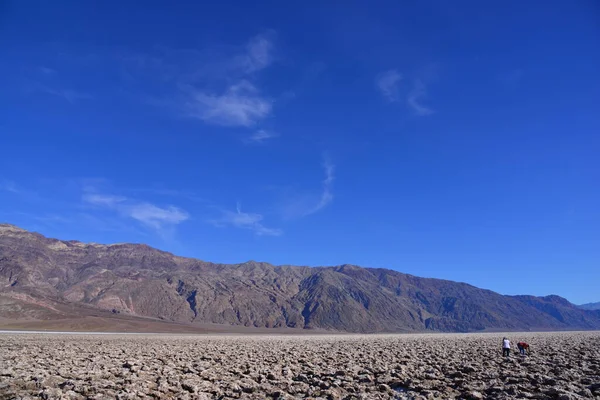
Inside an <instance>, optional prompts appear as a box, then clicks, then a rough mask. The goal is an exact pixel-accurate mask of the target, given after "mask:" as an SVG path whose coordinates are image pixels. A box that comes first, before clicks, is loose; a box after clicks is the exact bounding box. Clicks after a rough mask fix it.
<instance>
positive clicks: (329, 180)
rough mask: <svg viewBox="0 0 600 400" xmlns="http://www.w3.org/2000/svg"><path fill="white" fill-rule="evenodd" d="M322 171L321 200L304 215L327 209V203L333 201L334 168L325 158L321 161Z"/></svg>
mask: <svg viewBox="0 0 600 400" xmlns="http://www.w3.org/2000/svg"><path fill="white" fill-rule="evenodd" d="M323 169H324V171H325V179H323V191H322V192H321V198H320V200H319V202H318V203H317V204H316V205H315V206H314V207H313V208H311V209H309V210H308V211H307V212H305V213H304V215H310V214H314V213H316V212H318V211H320V210H322V209H323V208H325V207H327V205H328V204H329V203H331V202H332V201H333V181H334V179H335V176H334V170H335V166H334V165H333V164H332V163H331V161H330V160H329V159H327V158H325V159H324V160H323Z"/></svg>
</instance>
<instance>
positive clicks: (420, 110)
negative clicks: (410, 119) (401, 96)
mask: <svg viewBox="0 0 600 400" xmlns="http://www.w3.org/2000/svg"><path fill="white" fill-rule="evenodd" d="M426 98H427V88H426V87H425V84H424V83H423V82H422V81H420V80H418V79H417V80H416V81H415V82H414V86H413V88H412V90H411V91H410V93H409V94H408V98H407V100H406V102H407V103H408V105H409V107H410V108H411V109H412V111H413V112H414V113H415V114H416V115H418V116H421V117H422V116H426V115H431V114H433V110H432V109H431V108H429V107H427V106H426V105H424V104H423V100H425V99H426Z"/></svg>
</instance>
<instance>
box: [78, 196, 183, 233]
mask: <svg viewBox="0 0 600 400" xmlns="http://www.w3.org/2000/svg"><path fill="white" fill-rule="evenodd" d="M83 202H84V203H86V204H89V205H92V206H96V207H101V208H105V209H108V210H111V211H114V212H116V213H118V214H119V215H120V216H123V217H127V218H132V219H134V220H136V221H138V222H140V223H141V224H142V225H144V226H146V227H148V228H152V229H154V230H156V231H157V232H161V231H162V230H163V229H166V228H173V227H174V226H175V225H177V224H179V223H181V222H183V221H186V220H187V219H189V217H190V216H189V214H188V213H187V212H186V211H184V210H182V209H180V208H178V207H175V206H167V207H158V206H156V205H154V204H151V203H148V202H143V201H137V200H133V199H129V198H127V197H123V196H115V195H108V194H100V193H89V192H88V193H85V194H84V195H83Z"/></svg>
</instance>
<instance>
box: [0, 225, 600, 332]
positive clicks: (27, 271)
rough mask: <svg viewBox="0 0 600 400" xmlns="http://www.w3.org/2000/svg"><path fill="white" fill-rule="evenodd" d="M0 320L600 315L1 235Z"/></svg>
mask: <svg viewBox="0 0 600 400" xmlns="http://www.w3.org/2000/svg"><path fill="white" fill-rule="evenodd" d="M0 282H2V283H1V284H0V317H4V318H13V319H14V318H30V319H31V318H34V319H35V318H67V317H68V311H65V310H66V309H68V307H71V308H77V309H78V310H86V309H88V310H108V311H110V312H112V313H113V314H115V315H117V314H118V315H125V314H127V315H132V316H136V317H145V318H157V319H161V320H163V321H171V322H177V323H191V324H195V323H213V324H226V325H227V324H229V325H241V326H249V327H252V326H254V327H261V328H285V327H289V328H304V329H327V330H335V331H347V332H411V331H427V330H429V331H445V332H451V331H460V332H467V331H478V330H540V329H542V330H567V329H600V311H588V310H582V309H580V308H578V307H577V306H575V305H573V304H571V303H569V302H568V301H567V300H565V299H563V298H561V297H558V296H547V297H534V296H503V295H500V294H498V293H495V292H492V291H489V290H484V289H479V288H476V287H474V286H471V285H468V284H466V283H458V282H452V281H446V280H439V279H432V278H419V277H416V276H412V275H407V274H403V273H400V272H397V271H392V270H387V269H371V268H361V267H358V266H354V265H341V266H335V267H314V268H313V267H298V266H274V265H271V264H268V263H262V262H254V261H250V262H246V263H241V264H232V265H227V264H217V263H210V262H204V261H200V260H196V259H191V258H184V257H178V256H175V255H173V254H170V253H167V252H164V251H160V250H157V249H153V248H151V247H149V246H147V245H142V244H113V245H101V244H94V243H90V244H85V243H81V242H78V241H62V240H58V239H51V238H46V237H44V236H43V235H40V234H38V233H33V232H29V231H26V230H23V229H21V228H18V227H15V226H12V225H6V224H0Z"/></svg>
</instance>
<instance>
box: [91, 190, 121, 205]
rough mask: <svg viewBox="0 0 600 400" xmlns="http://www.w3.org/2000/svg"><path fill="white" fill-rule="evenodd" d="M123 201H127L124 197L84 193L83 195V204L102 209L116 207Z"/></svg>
mask: <svg viewBox="0 0 600 400" xmlns="http://www.w3.org/2000/svg"><path fill="white" fill-rule="evenodd" d="M125 200H127V198H126V197H123V196H114V195H107V194H98V193H85V194H84V195H83V201H84V202H86V203H89V204H93V205H96V206H103V207H116V206H117V205H118V204H119V203H122V202H124V201H125Z"/></svg>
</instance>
